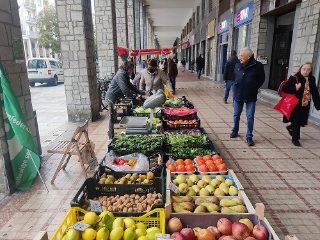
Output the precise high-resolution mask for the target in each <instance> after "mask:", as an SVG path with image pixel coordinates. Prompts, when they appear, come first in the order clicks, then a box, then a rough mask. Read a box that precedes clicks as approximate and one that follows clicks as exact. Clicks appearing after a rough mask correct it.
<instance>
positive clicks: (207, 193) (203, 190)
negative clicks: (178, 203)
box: [200, 188, 210, 197]
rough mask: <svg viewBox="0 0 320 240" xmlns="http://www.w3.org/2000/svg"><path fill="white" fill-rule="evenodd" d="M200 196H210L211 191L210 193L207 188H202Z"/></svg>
mask: <svg viewBox="0 0 320 240" xmlns="http://www.w3.org/2000/svg"><path fill="white" fill-rule="evenodd" d="M200 196H201V197H203V196H210V193H209V191H208V190H207V189H205V188H202V189H201V190H200Z"/></svg>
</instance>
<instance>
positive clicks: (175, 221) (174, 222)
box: [168, 217, 183, 233]
mask: <svg viewBox="0 0 320 240" xmlns="http://www.w3.org/2000/svg"><path fill="white" fill-rule="evenodd" d="M168 228H169V230H170V232H171V233H174V232H180V231H181V229H182V228H183V226H182V223H181V221H180V219H179V218H176V217H174V218H171V219H170V220H169V222H168Z"/></svg>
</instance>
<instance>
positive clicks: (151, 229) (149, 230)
mask: <svg viewBox="0 0 320 240" xmlns="http://www.w3.org/2000/svg"><path fill="white" fill-rule="evenodd" d="M154 230H158V231H160V229H159V228H157V227H151V228H148V229H147V233H149V232H152V231H154Z"/></svg>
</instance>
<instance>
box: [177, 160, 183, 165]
mask: <svg viewBox="0 0 320 240" xmlns="http://www.w3.org/2000/svg"><path fill="white" fill-rule="evenodd" d="M176 164H177V166H178V165H184V161H183V160H182V159H178V160H177V161H176Z"/></svg>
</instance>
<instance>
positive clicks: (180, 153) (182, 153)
mask: <svg viewBox="0 0 320 240" xmlns="http://www.w3.org/2000/svg"><path fill="white" fill-rule="evenodd" d="M170 153H171V154H172V155H173V156H176V157H181V158H187V157H195V156H199V155H200V156H205V155H214V154H215V152H214V151H213V150H211V149H203V148H192V147H176V146H172V147H171V148H170Z"/></svg>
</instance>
